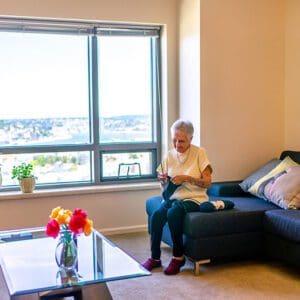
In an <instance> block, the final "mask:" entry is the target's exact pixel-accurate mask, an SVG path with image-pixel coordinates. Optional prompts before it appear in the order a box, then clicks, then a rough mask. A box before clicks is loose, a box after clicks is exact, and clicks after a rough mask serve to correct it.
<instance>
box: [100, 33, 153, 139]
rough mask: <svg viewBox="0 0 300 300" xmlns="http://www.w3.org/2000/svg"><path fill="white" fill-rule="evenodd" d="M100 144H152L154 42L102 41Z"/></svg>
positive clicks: (137, 39) (135, 39)
mask: <svg viewBox="0 0 300 300" xmlns="http://www.w3.org/2000/svg"><path fill="white" fill-rule="evenodd" d="M98 49H99V55H98V61H99V64H98V65H99V71H98V73H99V76H98V77H99V83H98V86H99V115H100V142H101V143H118V142H147V141H148V142H150V141H152V104H151V103H152V94H151V38H150V37H119V36H118V37H116V36H114V37H111V36H110V37H100V38H98Z"/></svg>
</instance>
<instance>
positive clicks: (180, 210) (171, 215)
mask: <svg viewBox="0 0 300 300" xmlns="http://www.w3.org/2000/svg"><path fill="white" fill-rule="evenodd" d="M184 215H185V209H184V206H183V205H182V203H180V202H179V201H178V202H176V203H174V204H173V205H172V207H171V208H170V209H169V210H168V213H167V219H168V222H169V221H171V222H172V221H177V220H178V219H180V218H183V216H184Z"/></svg>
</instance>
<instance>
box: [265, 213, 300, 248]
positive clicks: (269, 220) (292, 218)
mask: <svg viewBox="0 0 300 300" xmlns="http://www.w3.org/2000/svg"><path fill="white" fill-rule="evenodd" d="M264 228H265V230H266V232H269V233H272V234H274V235H278V236H281V237H283V238H285V239H288V240H290V241H294V242H298V243H300V210H281V209H279V210H269V211H266V212H265V217H264Z"/></svg>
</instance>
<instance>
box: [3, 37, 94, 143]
mask: <svg viewBox="0 0 300 300" xmlns="http://www.w3.org/2000/svg"><path fill="white" fill-rule="evenodd" d="M0 44H1V47H0V66H1V68H0V99H1V101H2V102H3V103H5V105H2V106H1V110H0V146H1V145H2V146H13V145H54V144H55V145H57V144H79V143H89V142H90V140H89V137H90V134H89V119H88V116H89V92H88V54H87V37H84V36H71V35H52V34H37V33H15V32H10V33H7V32H0Z"/></svg>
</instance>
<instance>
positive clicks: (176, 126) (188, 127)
mask: <svg viewBox="0 0 300 300" xmlns="http://www.w3.org/2000/svg"><path fill="white" fill-rule="evenodd" d="M176 130H180V131H184V132H185V133H187V134H189V135H190V136H193V134H194V126H193V124H192V123H191V122H190V121H188V120H183V119H179V120H177V121H175V122H174V123H173V125H172V126H171V134H172V135H174V132H175V131H176Z"/></svg>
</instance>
